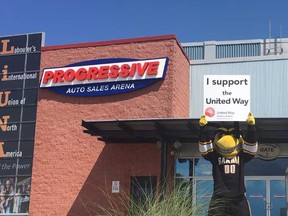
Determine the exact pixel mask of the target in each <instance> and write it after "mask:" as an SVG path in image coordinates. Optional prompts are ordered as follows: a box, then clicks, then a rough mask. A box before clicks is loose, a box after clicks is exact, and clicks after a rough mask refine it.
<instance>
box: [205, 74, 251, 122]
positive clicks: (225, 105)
mask: <svg viewBox="0 0 288 216" xmlns="http://www.w3.org/2000/svg"><path fill="white" fill-rule="evenodd" d="M249 112H250V76H249V75H204V113H205V115H206V117H207V119H208V121H245V120H246V118H247V116H248V114H249Z"/></svg>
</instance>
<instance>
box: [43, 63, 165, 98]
mask: <svg viewBox="0 0 288 216" xmlns="http://www.w3.org/2000/svg"><path fill="white" fill-rule="evenodd" d="M167 65H168V58H157V59H146V60H133V59H102V60H92V61H85V62H78V63H75V64H72V65H68V66H65V67H57V68H47V69H44V70H43V74H42V79H41V84H40V88H49V89H50V90H52V91H54V92H56V93H59V94H65V95H72V96H99V95H112V94H119V93H125V92H131V91H134V90H138V89H141V88H144V87H147V86H149V85H151V84H152V83H154V82H157V81H159V80H161V79H162V80H163V79H164V77H165V74H166V70H167Z"/></svg>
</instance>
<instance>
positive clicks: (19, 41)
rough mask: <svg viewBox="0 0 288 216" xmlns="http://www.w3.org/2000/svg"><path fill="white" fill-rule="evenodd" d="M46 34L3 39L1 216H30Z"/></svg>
mask: <svg viewBox="0 0 288 216" xmlns="http://www.w3.org/2000/svg"><path fill="white" fill-rule="evenodd" d="M42 36H43V33H33V34H25V35H16V36H6V37H0V201H1V203H0V215H19V214H21V215H28V214H29V203H30V188H31V176H32V161H33V150H34V137H35V124H36V110H37V95H38V83H39V70H40V57H41V46H42Z"/></svg>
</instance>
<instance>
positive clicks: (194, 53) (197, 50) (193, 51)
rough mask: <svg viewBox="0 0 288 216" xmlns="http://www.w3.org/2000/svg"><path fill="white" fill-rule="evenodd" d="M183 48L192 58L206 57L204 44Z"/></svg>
mask: <svg viewBox="0 0 288 216" xmlns="http://www.w3.org/2000/svg"><path fill="white" fill-rule="evenodd" d="M183 49H184V51H185V52H186V54H187V56H188V57H189V59H190V60H200V59H204V46H184V47H183Z"/></svg>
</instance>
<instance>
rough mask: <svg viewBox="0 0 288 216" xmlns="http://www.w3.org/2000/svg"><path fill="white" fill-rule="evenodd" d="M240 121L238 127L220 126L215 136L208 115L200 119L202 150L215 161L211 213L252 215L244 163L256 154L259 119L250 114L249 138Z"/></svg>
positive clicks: (204, 155) (207, 158)
mask: <svg viewBox="0 0 288 216" xmlns="http://www.w3.org/2000/svg"><path fill="white" fill-rule="evenodd" d="M237 123H238V124H234V125H236V126H234V127H220V128H218V129H217V130H216V131H215V135H214V137H213V139H211V138H210V137H209V129H208V121H207V119H206V117H205V115H203V116H201V118H200V120H199V125H200V134H199V150H200V153H201V154H202V156H203V157H204V158H205V159H206V160H208V161H210V162H211V163H212V173H213V180H214V191H213V195H212V198H211V201H210V205H209V210H208V216H251V211H250V207H249V204H248V201H247V199H246V196H245V192H246V189H245V185H244V165H245V163H247V162H248V161H250V160H251V159H252V158H253V157H254V156H255V153H256V151H257V147H258V144H257V138H256V127H255V119H254V117H253V115H252V114H251V113H249V115H248V118H247V125H248V126H247V134H246V137H245V138H243V134H242V132H241V131H240V129H239V122H237ZM237 125H238V126H237Z"/></svg>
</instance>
